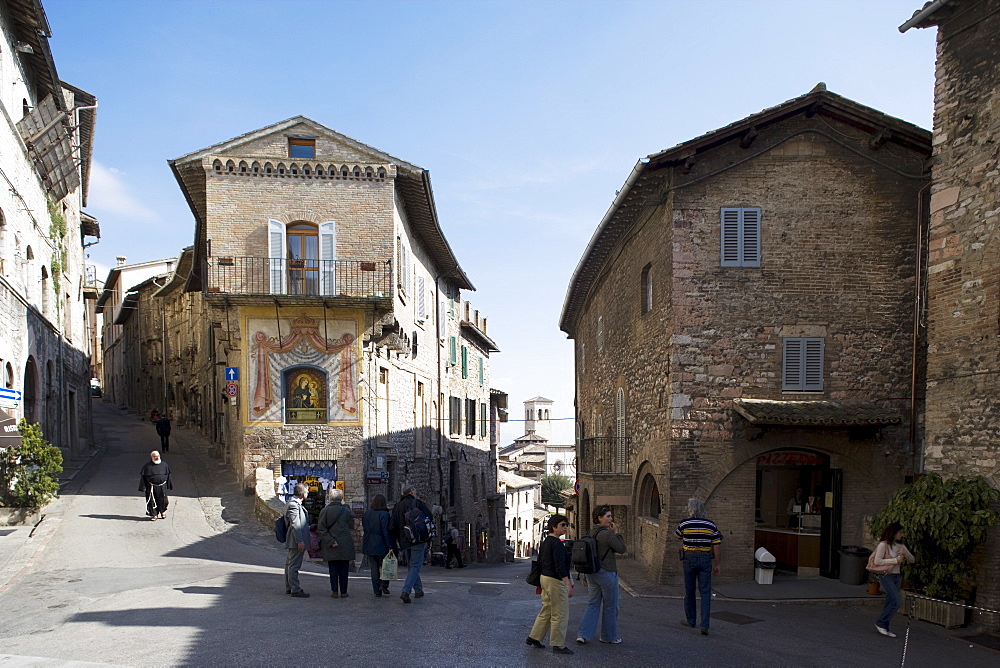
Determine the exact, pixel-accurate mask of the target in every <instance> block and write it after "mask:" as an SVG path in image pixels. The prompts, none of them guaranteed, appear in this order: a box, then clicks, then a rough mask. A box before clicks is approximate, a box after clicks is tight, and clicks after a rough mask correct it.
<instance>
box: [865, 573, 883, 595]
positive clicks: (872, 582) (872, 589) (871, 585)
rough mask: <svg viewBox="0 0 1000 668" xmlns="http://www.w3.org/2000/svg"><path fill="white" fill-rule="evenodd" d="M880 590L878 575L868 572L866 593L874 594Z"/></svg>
mask: <svg viewBox="0 0 1000 668" xmlns="http://www.w3.org/2000/svg"><path fill="white" fill-rule="evenodd" d="M881 592H882V586H881V585H880V584H879V581H878V576H877V575H876V574H875V573H869V574H868V594H869V595H871V596H875V595H877V594H879V593H881Z"/></svg>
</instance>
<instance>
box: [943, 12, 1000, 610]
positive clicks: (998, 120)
mask: <svg viewBox="0 0 1000 668" xmlns="http://www.w3.org/2000/svg"><path fill="white" fill-rule="evenodd" d="M997 7H998V3H997V2H995V0H994V1H991V2H984V3H965V2H963V3H960V4H959V6H958V7H957V9H956V10H955V15H954V16H953V17H952V18H950V19H949V20H947V21H943V22H942V24H941V25H940V26H939V28H938V59H937V71H936V86H935V111H934V167H933V174H934V185H933V187H932V188H931V198H930V216H931V221H930V240H929V259H928V279H927V291H928V323H927V340H928V364H927V411H926V445H925V453H924V463H925V467H926V469H927V470H930V471H940V472H941V473H942V474H943V475H945V476H956V475H985V476H988V477H990V479H991V481H992V483H993V484H994V485H995V486H997V485H1000V465H998V453H1000V441H998V439H997V433H998V431H1000V405H998V403H997V391H998V389H1000V382H998V380H997V374H996V370H997V368H998V363H1000V337H998V334H1000V308H998V304H1000V299H998V298H1000V275H998V273H997V266H998V264H1000V241H998V240H997V236H996V235H997V227H998V225H1000V183H998V172H997V168H998V162H997V150H996V146H997V142H998V140H1000V111H998V109H1000V93H998V91H1000V68H998V66H997V62H998V53H997V46H996V35H997V33H998V31H1000V14H997ZM998 544H1000V529H997V528H996V527H995V528H994V529H993V530H992V531H991V536H990V539H989V542H988V544H987V548H986V549H984V550H981V551H980V553H979V555H978V556H979V558H978V564H977V572H978V596H977V602H978V604H979V605H982V606H985V607H988V608H993V609H996V608H998V607H1000V559H998V558H997V554H998ZM977 621H978V622H981V623H983V624H984V625H986V626H990V627H992V628H996V627H997V626H998V625H1000V615H992V616H990V617H989V618H977Z"/></svg>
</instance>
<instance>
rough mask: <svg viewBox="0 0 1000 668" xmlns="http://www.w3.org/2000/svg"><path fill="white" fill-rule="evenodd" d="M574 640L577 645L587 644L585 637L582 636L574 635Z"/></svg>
mask: <svg viewBox="0 0 1000 668" xmlns="http://www.w3.org/2000/svg"><path fill="white" fill-rule="evenodd" d="M576 642H577V644H578V645H586V644H587V639H586V638H584V637H583V636H577V637H576Z"/></svg>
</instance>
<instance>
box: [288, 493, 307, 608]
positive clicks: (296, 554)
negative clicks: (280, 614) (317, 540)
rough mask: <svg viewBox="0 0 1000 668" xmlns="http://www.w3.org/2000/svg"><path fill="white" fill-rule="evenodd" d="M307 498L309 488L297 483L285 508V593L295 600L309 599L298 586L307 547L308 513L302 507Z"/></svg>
mask: <svg viewBox="0 0 1000 668" xmlns="http://www.w3.org/2000/svg"><path fill="white" fill-rule="evenodd" d="M307 496H309V488H308V487H306V486H305V485H303V484H302V483H299V484H297V485H296V486H295V488H294V489H293V490H292V500H291V501H289V502H288V505H287V506H285V526H287V527H288V534H287V536H286V538H285V553H286V554H285V593H286V594H291V595H292V596H294V597H295V598H309V594H307V593H306V592H304V591H302V587H301V586H300V585H299V569H300V568H302V557H304V556H305V554H306V547H308V546H309V513H307V512H306V509H305V508H303V507H302V501H303V500H304V499H305V498H306V497H307Z"/></svg>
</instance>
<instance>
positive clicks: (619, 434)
mask: <svg viewBox="0 0 1000 668" xmlns="http://www.w3.org/2000/svg"><path fill="white" fill-rule="evenodd" d="M615 439H616V443H615V467H616V469H617V471H618V473H627V472H628V442H627V441H626V437H625V389H624V388H621V387H619V388H618V392H617V393H616V394H615Z"/></svg>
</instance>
